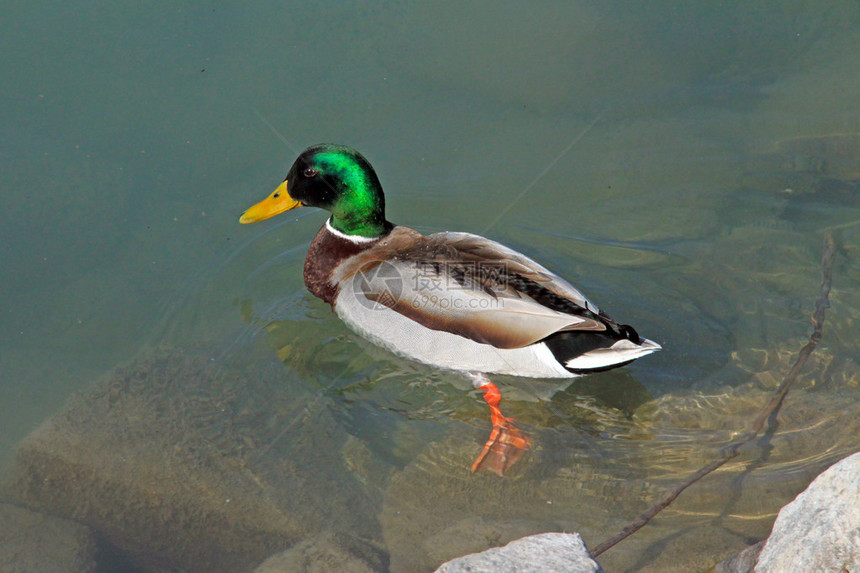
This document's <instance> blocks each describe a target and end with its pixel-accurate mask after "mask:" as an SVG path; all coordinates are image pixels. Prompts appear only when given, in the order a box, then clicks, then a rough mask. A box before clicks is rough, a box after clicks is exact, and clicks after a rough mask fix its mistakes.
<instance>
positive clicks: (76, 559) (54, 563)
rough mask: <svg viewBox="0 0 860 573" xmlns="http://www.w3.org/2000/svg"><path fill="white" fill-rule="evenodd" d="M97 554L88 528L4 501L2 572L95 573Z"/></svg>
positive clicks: (0, 527) (0, 509) (1, 509)
mask: <svg viewBox="0 0 860 573" xmlns="http://www.w3.org/2000/svg"><path fill="white" fill-rule="evenodd" d="M96 553H97V549H96V540H95V537H94V536H93V534H92V532H91V531H90V529H89V528H88V527H86V526H84V525H80V524H78V523H75V522H74V521H69V520H67V519H60V518H58V517H52V516H50V515H44V514H42V513H37V512H35V511H30V510H28V509H24V508H21V507H15V506H13V505H9V504H6V503H0V571H3V572H9V573H12V572H14V571H41V572H43V573H91V572H94V571H96Z"/></svg>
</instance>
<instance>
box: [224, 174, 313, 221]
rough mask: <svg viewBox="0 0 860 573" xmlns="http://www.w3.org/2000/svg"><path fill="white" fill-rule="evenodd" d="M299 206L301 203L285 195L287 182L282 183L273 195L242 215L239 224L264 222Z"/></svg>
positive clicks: (287, 194)
mask: <svg viewBox="0 0 860 573" xmlns="http://www.w3.org/2000/svg"><path fill="white" fill-rule="evenodd" d="M301 206H302V204H301V203H299V202H298V201H296V200H295V199H293V198H292V197H290V194H289V193H287V182H286V181H284V182H283V183H281V184H280V185H278V188H277V189H275V192H274V193H272V194H271V195H269V196H268V197H266V198H265V199H263V200H262V201H260V202H259V203H257V204H256V205H254V206H253V207H251V208H249V209H248V210H247V211H245V212H244V213H242V216H241V217H239V222H240V223H256V222H257V221H264V220H266V219H268V218H269V217H274V216H275V215H278V214H280V213H283V212H284V211H289V210H290V209H295V208H296V207H301Z"/></svg>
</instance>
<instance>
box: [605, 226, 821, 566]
mask: <svg viewBox="0 0 860 573" xmlns="http://www.w3.org/2000/svg"><path fill="white" fill-rule="evenodd" d="M835 256H836V241H835V240H834V238H833V231H832V230H828V231H827V235H826V236H825V237H824V254H823V256H822V257H821V288H820V289H819V295H818V300H816V301H815V311H814V312H813V313H812V325H813V331H812V334H811V335H810V337H809V341H808V342H807V343H806V345H805V346H804V347H803V348H801V349H800V352H799V353H798V355H797V359H796V360H795V361H794V365H793V366H792V367H791V370H790V371H789V372H788V374H787V375H786V376H785V378H784V379H783V381H782V384H780V385H779V388H777V390H776V392H775V393H774V395H773V397H772V398H771V399H770V401H769V402H768V403H767V406H765V407H764V408H763V409H762V411H761V412H760V413H759V415H758V416H757V417H756V419H755V420H753V423H752V425H751V426H750V429H749V431H748V432H747V433H745V434H744V435H743V436H741V437H740V438H738V439H737V440H735V441H734V442H732V443H730V444H728V445H727V446H726V447H724V448H723V449H722V450H721V451H720V457H719V458H718V459H716V460H714V461H712V462H710V463H709V464H707V465H705V466H703V467H702V468H700V469H699V470H698V471H697V472H695V473H693V474H691V475H690V476H689V477H687V478H686V479H685V480H683V481H682V482H680V483H678V484H677V485H676V486H675V487H673V488H672V489H671V490H669V491H668V492H666V494H665V495H664V496H663V497H662V498H661V499H660V501H658V502H657V503H655V504H654V505H652V506H651V507H649V508H648V509H647V510H645V511H644V512H642V513H641V514H639V516H638V517H637V518H636V519H634V520H633V521H631V522H630V523H629V524H628V525H627V526H626V527H624V529H622V530H621V531H620V532H619V533H618V534H616V535H614V536H613V537H610V538H609V539H607V540H606V541H604V542H603V543H601V544H599V545H597V546H596V547H595V548H594V549H592V550H591V554H592V555H593V556H594V557H597V556H598V555H600V554H601V553H603V552H604V551H606V550H607V549H610V548H612V547H614V546H615V545H617V544H618V543H620V542H621V541H624V540H625V539H627V538H628V537H630V536H631V535H633V534H634V533H636V532H637V531H639V529H641V528H642V527H643V526H644V525H645V524H647V523H648V522H649V521H651V519H652V518H653V517H654V516H656V515H657V514H658V513H660V512H661V511H663V510H664V509H666V508H667V507H668V506H669V504H671V503H672V502H673V501H675V498H677V497H678V496H679V495H681V492H683V491H684V490H685V489H687V488H688V487H690V486H691V485H693V484H694V483H696V482H697V481H699V480H700V479H702V478H703V477H705V476H706V475H708V474H709V473H711V472H712V471H714V470H715V469H717V468H719V467H720V466H722V465H723V464H724V463H726V462H727V461H729V460H730V459H732V458H734V457H735V456H737V455H738V453H739V451H740V449H741V447H742V446H744V445H745V444H747V443H748V442H750V441H751V440H753V439H755V437H756V436H758V434H759V432H760V431H761V429H762V428H763V427H764V424H765V422H766V421H767V419H768V418H770V417H771V416H776V413H777V412H778V411H779V408H780V406H781V405H782V401H783V400H784V399H785V396H786V394H788V390H789V389H790V388H791V385H792V384H793V383H794V381H795V379H796V378H797V375H798V373H799V372H800V370H801V368H803V366H804V364H806V360H807V359H808V358H809V356H810V355H811V354H812V352H813V351H814V350H815V347H816V346H817V345H818V343H819V342H820V341H821V331H822V329H823V327H824V317H825V311H826V310H827V308H829V307H830V298H829V297H830V284H831V281H832V279H833V259H834V258H835Z"/></svg>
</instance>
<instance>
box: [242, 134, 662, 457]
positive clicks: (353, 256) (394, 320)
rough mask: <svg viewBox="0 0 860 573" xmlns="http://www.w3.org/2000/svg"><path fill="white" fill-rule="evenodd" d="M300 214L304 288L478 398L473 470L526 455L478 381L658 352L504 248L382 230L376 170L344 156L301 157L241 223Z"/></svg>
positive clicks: (573, 372)
mask: <svg viewBox="0 0 860 573" xmlns="http://www.w3.org/2000/svg"><path fill="white" fill-rule="evenodd" d="M300 206H307V207H319V208H322V209H325V210H327V211H329V212H331V217H329V218H328V220H327V221H326V222H325V224H324V225H323V226H322V228H321V229H320V230H319V232H317V234H316V237H314V239H313V241H312V242H311V244H310V248H309V249H308V254H307V258H306V259H305V265H304V280H305V285H306V286H307V288H308V290H309V291H310V292H311V293H312V294H313V295H314V296H316V297H318V298H320V299H322V300H324V301H325V302H327V303H328V304H330V305H331V307H332V309H333V310H334V312H335V313H336V314H337V315H338V316H339V317H340V318H341V319H342V320H343V321H344V322H345V323H347V325H349V326H350V327H351V328H352V329H354V330H355V331H356V332H358V333H359V334H361V335H362V336H364V337H366V338H368V339H369V340H371V341H372V342H374V343H376V344H378V345H380V346H383V347H385V348H387V349H389V350H390V351H392V352H395V353H397V354H400V355H402V356H406V357H408V358H411V359H414V360H417V361H420V362H424V363H426V364H430V365H433V366H436V367H440V368H445V369H449V370H456V371H461V372H464V373H466V374H467V375H469V376H470V377H471V378H472V379H473V381H474V385H475V387H477V388H480V389H481V390H482V391H483V394H484V398H485V400H487V403H488V404H490V408H491V410H492V422H493V434H492V435H491V438H490V440H489V441H488V442H487V445H486V446H485V447H484V451H483V452H482V453H481V456H479V458H478V460H477V461H476V462H475V464H474V465H473V468H472V469H473V470H478V469H481V468H484V467H486V468H489V469H491V470H493V471H496V473H499V474H502V473H503V472H504V471H505V470H506V469H507V468H508V467H509V466H510V465H511V464H512V463H513V462H514V461H515V460H516V458H517V457H518V456H519V454H520V453H522V451H523V450H524V449H526V448H527V447H528V445H529V441H528V438H527V437H526V436H525V435H523V434H522V433H521V432H520V431H519V430H517V429H516V428H515V427H514V426H513V423H512V420H511V419H510V418H506V417H504V416H502V415H501V412H500V411H499V409H498V405H499V401H500V396H499V392H498V389H497V388H496V386H495V385H494V384H493V383H492V382H490V380H489V379H488V378H487V375H488V374H508V375H515V376H526V377H539V378H568V377H572V376H577V375H580V374H585V373H588V372H595V371H601V370H607V369H610V368H615V367H618V366H622V365H624V364H627V363H629V362H631V361H633V360H635V359H637V358H640V357H642V356H645V355H646V354H650V353H652V352H654V351H656V350H659V349H660V346H659V345H658V344H657V343H655V342H652V341H651V340H648V339H647V338H642V337H640V336H639V334H638V333H637V332H636V330H634V329H633V327H631V326H628V325H625V324H619V323H617V322H615V321H614V320H612V319H611V318H610V317H609V316H608V315H607V314H606V313H604V312H603V311H602V310H600V309H599V308H598V307H597V305H595V304H594V303H593V302H591V301H590V300H588V299H587V298H586V297H585V296H584V295H583V294H582V293H581V292H580V291H579V290H577V289H576V288H575V287H574V286H573V285H571V284H570V283H569V282H567V281H566V280H565V279H563V278H561V277H560V276H558V275H556V274H555V273H553V272H552V271H550V270H548V269H546V268H545V267H543V266H541V265H540V264H538V263H536V262H535V261H533V260H532V259H530V258H528V257H527V256H525V255H523V254H521V253H518V252H517V251H514V250H513V249H511V248H509V247H506V246H504V245H502V244H500V243H497V242H495V241H492V240H490V239H487V238H484V237H481V236H478V235H473V234H470V233H461V232H443V233H434V234H432V235H422V234H420V233H418V232H416V231H414V230H412V229H410V228H408V227H402V226H399V225H394V224H392V223H390V222H389V221H388V220H387V219H386V218H385V197H384V195H383V193H382V185H381V184H380V183H379V178H378V177H377V175H376V172H375V171H374V169H373V167H371V165H370V163H369V162H368V161H367V159H365V158H364V157H363V156H362V155H361V154H360V153H358V152H357V151H355V150H354V149H351V148H349V147H346V146H343V145H335V144H320V145H314V146H312V147H309V148H308V149H306V150H305V151H304V152H302V153H301V155H299V157H298V158H297V159H296V161H295V163H293V165H292V167H290V170H289V171H288V172H287V176H286V178H285V179H284V181H283V183H281V184H280V185H279V186H278V187H277V189H275V191H274V192H273V193H272V194H271V195H269V196H268V197H266V198H265V199H264V200H263V201H261V202H259V203H257V204H256V205H254V206H252V207H251V208H249V209H248V210H247V211H245V212H244V213H243V214H242V216H241V218H240V219H239V221H240V222H241V223H253V222H256V221H262V220H264V219H268V218H269V217H272V216H274V215H277V214H279V213H283V212H285V211H289V210H290V209H293V208H296V207H300Z"/></svg>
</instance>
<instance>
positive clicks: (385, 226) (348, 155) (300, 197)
mask: <svg viewBox="0 0 860 573" xmlns="http://www.w3.org/2000/svg"><path fill="white" fill-rule="evenodd" d="M301 206H307V207H320V208H322V209H326V210H327V211H331V214H332V217H331V225H332V227H334V228H335V229H337V230H338V231H341V232H342V233H345V234H347V235H357V236H361V237H378V236H380V235H384V234H385V233H387V232H388V230H389V229H390V228H391V225H390V223H388V222H387V221H386V220H385V197H384V196H383V195H382V186H381V185H380V184H379V179H378V178H377V177H376V172H375V171H374V170H373V167H371V166H370V163H369V162H368V161H367V159H365V158H364V156H362V155H361V154H360V153H359V152H357V151H356V150H354V149H351V148H349V147H346V146H344V145H336V144H333V143H322V144H320V145H314V146H312V147H308V148H307V149H305V150H304V151H303V152H302V154H301V155H299V157H298V159H296V161H295V163H293V166H292V167H290V170H289V172H288V173H287V177H286V179H284V182H283V183H281V184H280V185H279V186H278V188H277V189H275V191H274V193H272V194H271V195H269V196H268V197H266V198H265V199H263V200H262V201H260V202H259V203H257V204H256V205H254V206H253V207H251V208H250V209H248V210H247V211H245V212H244V213H243V214H242V217H240V218H239V222H240V223H254V222H256V221H262V220H264V219H268V218H269V217H273V216H275V215H277V214H279V213H283V212H284V211H289V210H290V209H294V208H296V207H301Z"/></svg>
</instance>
